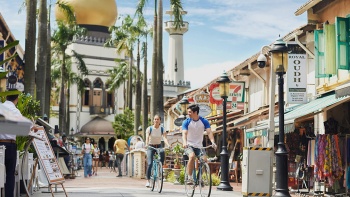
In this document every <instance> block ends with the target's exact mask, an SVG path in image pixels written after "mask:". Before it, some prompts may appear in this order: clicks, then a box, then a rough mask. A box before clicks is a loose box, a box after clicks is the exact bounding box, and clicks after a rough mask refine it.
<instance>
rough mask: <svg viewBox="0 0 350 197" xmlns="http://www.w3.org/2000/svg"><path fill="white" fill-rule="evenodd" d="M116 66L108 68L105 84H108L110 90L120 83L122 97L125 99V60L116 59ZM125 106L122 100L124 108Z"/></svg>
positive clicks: (126, 77)
mask: <svg viewBox="0 0 350 197" xmlns="http://www.w3.org/2000/svg"><path fill="white" fill-rule="evenodd" d="M116 62H117V63H118V66H116V67H113V68H112V69H109V70H108V71H107V72H108V75H109V78H108V79H107V81H106V84H109V89H110V91H112V90H116V89H118V88H119V87H120V86H121V85H124V87H123V97H124V100H126V89H125V82H126V81H127V80H128V64H127V63H126V62H125V61H120V60H116ZM125 108H126V105H125V102H124V109H125Z"/></svg>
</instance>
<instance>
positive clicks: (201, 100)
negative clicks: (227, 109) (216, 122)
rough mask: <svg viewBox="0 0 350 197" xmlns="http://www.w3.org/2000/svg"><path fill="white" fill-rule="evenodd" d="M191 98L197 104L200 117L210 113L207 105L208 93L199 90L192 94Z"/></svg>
mask: <svg viewBox="0 0 350 197" xmlns="http://www.w3.org/2000/svg"><path fill="white" fill-rule="evenodd" d="M193 100H194V102H195V103H196V104H198V106H199V113H198V114H199V115H200V116H202V117H205V116H208V115H209V114H211V108H210V106H209V100H210V95H209V94H208V93H205V92H203V91H202V92H201V93H199V94H196V95H194V96H193Z"/></svg>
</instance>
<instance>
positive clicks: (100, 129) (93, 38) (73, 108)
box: [50, 0, 190, 150]
mask: <svg viewBox="0 0 350 197" xmlns="http://www.w3.org/2000/svg"><path fill="white" fill-rule="evenodd" d="M64 2H67V4H69V5H70V6H72V8H73V10H74V13H75V16H76V21H77V24H78V25H79V26H81V27H84V28H86V29H87V34H86V35H85V36H82V37H76V38H75V41H74V43H73V44H71V45H70V47H69V49H71V50H74V51H76V52H77V53H78V54H80V55H82V56H83V59H84V61H85V64H86V66H87V69H88V71H89V74H88V75H87V76H84V83H85V92H84V93H83V94H82V95H79V94H77V92H78V88H77V85H73V86H72V87H71V88H70V95H71V96H70V101H69V102H70V107H69V111H70V127H72V129H71V130H70V131H65V133H66V134H68V135H73V134H75V135H77V136H81V137H84V136H89V137H90V138H93V139H94V140H95V141H96V142H98V143H99V146H100V149H102V150H108V149H111V148H112V145H113V143H114V141H115V137H114V136H115V132H114V129H113V127H112V122H113V121H114V116H115V115H116V114H120V113H123V109H124V107H123V106H124V96H123V95H124V90H123V89H124V87H123V85H122V86H121V87H120V88H118V89H115V90H114V91H112V92H111V93H110V91H109V87H108V84H106V81H107V79H108V78H109V75H108V72H107V71H108V70H109V69H112V68H113V67H115V66H117V64H118V63H116V61H115V60H116V59H122V60H127V59H128V57H127V56H126V55H125V54H123V53H118V52H116V48H110V47H104V43H105V42H106V40H107V39H108V38H110V33H109V32H108V27H110V26H113V25H115V23H116V19H117V17H118V11H117V5H116V1H115V0H104V1H103V2H104V3H101V2H100V0H64ZM166 13H167V14H170V16H171V15H172V12H171V11H167V12H166ZM185 13H186V12H183V14H185ZM55 15H56V20H62V19H64V13H63V11H62V10H61V9H60V8H58V7H57V6H56V9H55ZM165 26H166V27H165V29H166V31H168V32H169V34H170V41H169V42H170V43H169V54H170V55H169V60H168V62H169V64H170V65H171V66H169V69H170V72H169V70H168V72H169V74H168V76H169V77H166V76H165V77H164V79H165V80H164V100H165V101H166V100H168V99H169V98H176V97H177V95H178V94H179V93H182V92H184V91H186V90H188V89H189V88H190V83H189V82H186V81H185V80H184V63H183V50H182V47H183V43H182V42H183V41H182V35H183V33H185V32H186V31H187V30H188V23H187V22H185V23H184V26H183V27H182V28H181V29H180V30H178V31H175V26H174V24H173V21H167V22H165ZM178 48H181V49H178ZM135 62H136V61H135ZM73 64H74V63H73ZM72 70H73V72H77V73H79V71H78V69H77V66H76V65H75V66H74V65H72ZM165 75H166V74H165ZM150 88H151V86H150V83H149V85H148V94H149V96H150V92H151V91H150ZM133 97H135V96H133ZM134 103H135V102H134ZM52 110H53V111H54V112H56V113H58V110H59V107H58V102H57V103H56V105H54V106H52ZM165 118H167V117H165ZM50 124H51V125H58V117H51V118H50ZM167 125H170V123H167ZM167 125H166V126H167Z"/></svg>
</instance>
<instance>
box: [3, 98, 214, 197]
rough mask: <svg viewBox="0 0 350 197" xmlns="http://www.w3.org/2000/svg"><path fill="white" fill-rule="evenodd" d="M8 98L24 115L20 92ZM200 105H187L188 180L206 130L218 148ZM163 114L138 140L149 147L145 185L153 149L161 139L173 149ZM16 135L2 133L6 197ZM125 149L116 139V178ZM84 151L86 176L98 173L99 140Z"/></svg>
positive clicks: (184, 128)
mask: <svg viewBox="0 0 350 197" xmlns="http://www.w3.org/2000/svg"><path fill="white" fill-rule="evenodd" d="M6 99H7V100H6V101H5V102H4V103H3V104H2V105H4V106H6V107H7V108H8V109H9V110H11V112H12V113H13V114H14V115H18V116H22V115H21V112H20V111H19V110H18V109H17V108H16V104H17V102H18V95H10V96H7V98H6ZM198 113H199V106H198V105H191V106H189V107H188V108H187V114H188V118H187V119H186V120H184V121H183V124H182V134H183V135H182V139H183V147H184V148H185V153H186V154H187V155H188V159H189V160H188V165H187V169H186V171H187V174H188V175H189V176H188V180H186V181H188V183H193V178H192V171H193V168H194V162H195V158H196V156H198V155H199V154H200V152H201V151H200V149H201V147H202V141H203V136H204V132H205V131H206V132H207V135H208V136H209V139H210V141H211V143H212V146H213V147H214V148H216V144H215V141H214V136H213V133H212V131H211V129H210V124H209V122H208V120H207V119H205V118H203V117H201V116H199V114H198ZM160 123H161V117H160V116H159V115H155V116H154V118H153V125H152V126H149V127H148V128H147V130H146V140H145V144H143V143H142V142H141V140H140V139H137V143H136V146H135V149H138V148H144V147H145V148H146V149H147V163H148V166H147V172H146V178H147V182H146V187H149V185H150V183H149V180H150V175H151V169H152V160H153V156H154V154H155V150H154V149H152V148H149V147H153V148H161V141H162V139H163V140H164V143H165V145H166V146H167V147H169V148H170V144H169V142H168V140H167V137H166V132H164V128H162V127H161V125H160ZM32 130H34V131H36V130H37V127H36V126H33V127H32ZM62 139H64V142H63V143H64V144H62V146H66V136H63V137H62ZM15 142H16V136H15V135H12V134H4V133H1V134H0V146H1V145H4V146H5V147H6V151H5V168H6V183H5V196H6V197H13V196H14V184H15V167H16V158H17V156H16V154H17V147H16V143H15ZM125 149H127V150H130V148H129V146H128V143H127V142H126V141H125V140H124V139H117V140H116V141H115V143H114V145H113V151H114V152H115V158H116V166H117V167H118V175H117V177H122V169H121V162H122V160H123V158H124V154H125ZM82 154H83V162H84V177H85V178H87V177H91V176H92V175H97V170H98V166H99V162H100V158H101V155H100V150H99V148H98V147H97V143H94V144H91V143H90V138H86V140H85V143H84V144H83V145H82ZM160 156H161V162H162V163H164V158H165V154H164V150H161V151H160Z"/></svg>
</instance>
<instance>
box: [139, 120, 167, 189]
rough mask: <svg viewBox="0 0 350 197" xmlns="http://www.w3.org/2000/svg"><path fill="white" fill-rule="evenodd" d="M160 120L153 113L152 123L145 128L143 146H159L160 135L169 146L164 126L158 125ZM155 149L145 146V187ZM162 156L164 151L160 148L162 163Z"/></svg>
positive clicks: (149, 175) (163, 156)
mask: <svg viewBox="0 0 350 197" xmlns="http://www.w3.org/2000/svg"><path fill="white" fill-rule="evenodd" d="M160 121H161V118H160V116H159V115H155V116H154V118H153V125H152V126H149V127H148V128H147V129H146V142H145V143H146V145H145V147H146V148H147V147H148V146H152V147H153V148H161V146H162V145H161V141H162V137H163V140H164V143H165V144H166V145H167V146H168V147H170V145H169V142H168V139H167V138H166V132H165V131H164V127H162V126H160ZM155 152H156V151H155V150H154V149H151V148H147V165H148V166H147V172H146V177H147V182H146V187H149V186H150V183H149V180H150V178H151V170H152V160H153V156H154V154H155ZM164 158H165V153H164V150H163V149H162V150H161V151H160V161H161V162H162V163H164Z"/></svg>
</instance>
